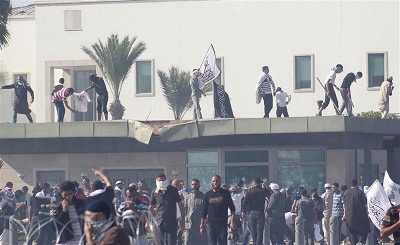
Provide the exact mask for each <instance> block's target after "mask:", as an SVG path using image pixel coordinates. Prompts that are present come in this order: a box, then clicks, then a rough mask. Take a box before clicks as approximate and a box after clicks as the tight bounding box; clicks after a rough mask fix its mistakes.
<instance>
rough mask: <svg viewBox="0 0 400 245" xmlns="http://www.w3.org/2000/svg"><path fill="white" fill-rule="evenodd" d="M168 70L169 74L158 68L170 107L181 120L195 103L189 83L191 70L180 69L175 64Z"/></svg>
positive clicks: (176, 118) (177, 118)
mask: <svg viewBox="0 0 400 245" xmlns="http://www.w3.org/2000/svg"><path fill="white" fill-rule="evenodd" d="M168 72H169V75H167V74H166V73H165V72H163V71H161V70H157V73H158V77H159V78H160V81H161V88H162V90H163V92H164V98H165V100H166V101H167V103H168V107H169V108H170V109H171V110H172V112H173V113H174V117H175V120H180V119H182V118H183V116H184V115H185V113H186V112H187V111H188V110H189V109H190V107H192V105H193V101H192V98H191V93H192V91H191V88H190V85H189V79H190V72H188V71H179V69H178V68H176V67H174V66H172V67H171V68H170V69H169V71H168Z"/></svg>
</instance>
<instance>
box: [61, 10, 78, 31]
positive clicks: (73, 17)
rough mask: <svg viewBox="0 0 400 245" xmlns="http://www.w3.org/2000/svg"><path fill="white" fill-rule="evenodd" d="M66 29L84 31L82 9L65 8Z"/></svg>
mask: <svg viewBox="0 0 400 245" xmlns="http://www.w3.org/2000/svg"><path fill="white" fill-rule="evenodd" d="M64 30H66V31H82V25H81V11H80V10H64Z"/></svg>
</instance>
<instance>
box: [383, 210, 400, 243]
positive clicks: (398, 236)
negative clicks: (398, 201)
mask: <svg viewBox="0 0 400 245" xmlns="http://www.w3.org/2000/svg"><path fill="white" fill-rule="evenodd" d="M399 213H400V205H396V206H392V207H390V208H389V209H388V210H387V211H386V214H385V216H384V217H383V220H382V228H381V231H380V235H381V237H382V239H385V238H387V237H389V236H390V235H393V238H394V244H395V245H400V217H399Z"/></svg>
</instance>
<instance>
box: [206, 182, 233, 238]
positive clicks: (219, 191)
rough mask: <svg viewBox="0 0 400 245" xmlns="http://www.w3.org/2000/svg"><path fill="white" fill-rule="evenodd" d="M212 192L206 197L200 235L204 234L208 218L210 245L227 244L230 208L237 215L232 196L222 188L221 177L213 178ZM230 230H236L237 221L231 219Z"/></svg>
mask: <svg viewBox="0 0 400 245" xmlns="http://www.w3.org/2000/svg"><path fill="white" fill-rule="evenodd" d="M211 184H212V190H210V191H208V192H207V193H206V194H205V197H204V210H203V214H202V217H201V224H200V234H204V228H205V226H206V218H207V236H208V244H209V245H217V244H218V245H226V244H227V242H228V241H227V236H228V230H227V225H226V224H227V222H228V208H229V209H230V210H231V213H233V214H234V213H235V205H234V204H233V201H232V197H231V194H230V193H229V191H228V190H225V189H223V188H221V176H219V175H214V176H212V178H211ZM230 228H231V229H233V230H235V229H236V223H235V219H231V223H230Z"/></svg>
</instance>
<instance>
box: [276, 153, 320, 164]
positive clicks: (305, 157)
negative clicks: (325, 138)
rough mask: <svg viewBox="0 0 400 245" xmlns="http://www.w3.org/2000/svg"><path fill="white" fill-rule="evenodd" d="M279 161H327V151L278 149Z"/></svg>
mask: <svg viewBox="0 0 400 245" xmlns="http://www.w3.org/2000/svg"><path fill="white" fill-rule="evenodd" d="M278 162H325V151H323V150H315V151H308V150H307V151H278Z"/></svg>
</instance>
